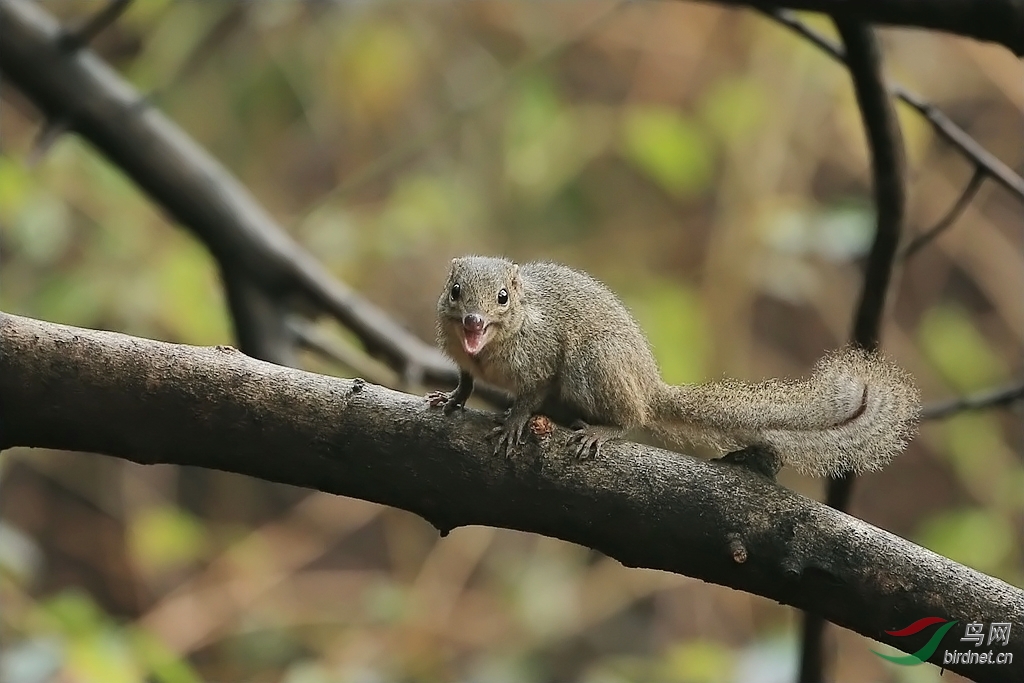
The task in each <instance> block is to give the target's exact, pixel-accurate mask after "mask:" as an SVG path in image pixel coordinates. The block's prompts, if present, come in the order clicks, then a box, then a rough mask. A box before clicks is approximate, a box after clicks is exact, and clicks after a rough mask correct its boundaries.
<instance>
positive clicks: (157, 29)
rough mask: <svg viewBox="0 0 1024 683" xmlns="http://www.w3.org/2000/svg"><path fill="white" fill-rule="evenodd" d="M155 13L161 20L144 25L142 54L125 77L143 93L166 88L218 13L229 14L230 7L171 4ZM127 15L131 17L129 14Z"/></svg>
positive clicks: (206, 3) (208, 3)
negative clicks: (158, 14)
mask: <svg viewBox="0 0 1024 683" xmlns="http://www.w3.org/2000/svg"><path fill="white" fill-rule="evenodd" d="M147 1H148V0H147ZM133 4H135V5H145V4H147V3H133ZM158 4H159V3H158ZM155 11H158V12H159V13H160V20H159V21H154V22H152V23H149V24H147V26H146V39H145V40H144V41H143V42H142V52H141V53H140V54H139V55H138V56H137V57H136V58H135V59H134V60H132V62H131V65H130V67H129V69H128V74H127V78H128V80H129V81H131V83H132V85H134V86H135V87H136V88H138V89H139V90H140V91H141V92H143V93H146V92H152V91H154V90H158V89H159V88H161V87H163V86H166V84H167V83H168V82H169V81H170V80H171V79H172V78H173V77H174V76H175V75H177V72H178V70H179V69H181V67H182V66H183V65H184V64H185V62H186V60H188V59H189V58H190V56H191V55H192V53H193V51H194V50H195V48H196V46H197V45H198V44H199V41H200V40H202V39H203V37H204V36H205V35H206V34H207V31H208V29H209V27H210V26H212V25H213V24H214V22H216V21H217V20H218V19H219V18H220V15H221V13H223V12H225V11H231V7H230V5H229V4H228V3H217V2H173V3H168V4H167V6H166V8H164V7H158V8H157V9H156V10H155ZM127 14H128V15H129V16H131V12H130V11H129V12H128V13H127Z"/></svg>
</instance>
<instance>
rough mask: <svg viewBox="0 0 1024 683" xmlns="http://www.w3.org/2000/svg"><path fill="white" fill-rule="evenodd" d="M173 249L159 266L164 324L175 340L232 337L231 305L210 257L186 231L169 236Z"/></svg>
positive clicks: (215, 341) (208, 340)
mask: <svg viewBox="0 0 1024 683" xmlns="http://www.w3.org/2000/svg"><path fill="white" fill-rule="evenodd" d="M167 239H168V240H169V241H170V242H171V244H172V247H171V248H168V249H165V250H164V251H163V253H162V254H161V256H162V258H161V259H160V261H159V262H157V263H156V264H155V266H154V267H155V268H156V269H157V270H156V273H157V274H158V277H159V281H160V299H159V303H161V304H162V306H161V307H160V309H159V317H160V321H161V322H162V323H163V325H164V326H165V328H166V329H169V330H173V331H174V333H175V341H179V342H187V343H191V344H220V343H223V342H224V341H225V340H228V339H230V338H231V328H230V325H229V322H228V313H227V306H226V303H225V301H224V295H223V290H222V289H221V286H220V283H219V281H218V279H217V276H216V266H215V264H214V261H213V258H212V257H211V256H210V254H209V253H208V252H207V251H206V250H205V249H204V248H203V247H202V246H200V245H199V244H198V243H197V242H195V241H194V240H192V239H189V238H188V237H187V236H186V235H185V234H184V233H183V232H175V233H172V234H170V235H168V237H167Z"/></svg>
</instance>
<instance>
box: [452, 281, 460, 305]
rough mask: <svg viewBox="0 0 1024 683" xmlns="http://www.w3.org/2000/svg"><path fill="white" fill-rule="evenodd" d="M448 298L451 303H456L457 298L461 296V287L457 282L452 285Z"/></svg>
mask: <svg viewBox="0 0 1024 683" xmlns="http://www.w3.org/2000/svg"><path fill="white" fill-rule="evenodd" d="M449 296H450V297H451V298H452V301H458V300H459V297H460V296H462V285H460V284H459V283H458V282H456V283H455V284H454V285H452V291H451V292H450V293H449Z"/></svg>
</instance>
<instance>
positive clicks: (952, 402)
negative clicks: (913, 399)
mask: <svg viewBox="0 0 1024 683" xmlns="http://www.w3.org/2000/svg"><path fill="white" fill-rule="evenodd" d="M1017 401H1024V382H1018V383H1017V384H1010V385H1008V386H1005V387H999V388H997V389H988V390H986V391H979V392H978V393H976V394H968V395H967V396H960V397H959V398H951V399H948V400H946V401H936V402H935V403H931V404H929V405H926V406H925V407H924V410H922V411H921V419H922V420H939V419H942V418H944V417H949V416H950V415H955V414H956V413H962V412H964V411H968V410H984V409H986V408H997V407H1000V406H1008V405H1012V404H1014V403H1016V402H1017Z"/></svg>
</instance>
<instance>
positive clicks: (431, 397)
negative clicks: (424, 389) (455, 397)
mask: <svg viewBox="0 0 1024 683" xmlns="http://www.w3.org/2000/svg"><path fill="white" fill-rule="evenodd" d="M449 398H450V396H449V394H448V392H447V391H431V392H430V393H429V394H427V402H428V403H429V404H430V407H431V408H436V407H438V406H440V405H444V404H445V403H447V402H448V399H449Z"/></svg>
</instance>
